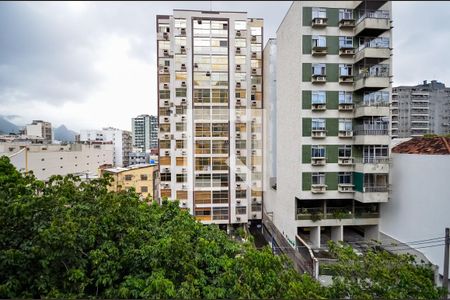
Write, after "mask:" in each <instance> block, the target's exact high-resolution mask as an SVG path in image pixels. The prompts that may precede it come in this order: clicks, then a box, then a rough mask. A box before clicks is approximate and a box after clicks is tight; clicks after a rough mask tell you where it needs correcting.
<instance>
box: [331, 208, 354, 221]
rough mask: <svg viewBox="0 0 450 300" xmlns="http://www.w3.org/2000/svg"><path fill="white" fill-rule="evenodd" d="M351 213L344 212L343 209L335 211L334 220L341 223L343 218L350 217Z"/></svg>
mask: <svg viewBox="0 0 450 300" xmlns="http://www.w3.org/2000/svg"><path fill="white" fill-rule="evenodd" d="M350 214H351V212H349V211H346V210H343V209H337V210H335V211H333V218H335V219H338V220H339V221H341V220H342V219H343V218H345V217H347V216H349V215H350Z"/></svg>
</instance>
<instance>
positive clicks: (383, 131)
mask: <svg viewBox="0 0 450 300" xmlns="http://www.w3.org/2000/svg"><path fill="white" fill-rule="evenodd" d="M388 129H389V128H388V126H387V125H386V126H371V125H357V126H356V129H355V131H354V133H355V135H387V134H388V132H389V130H388Z"/></svg>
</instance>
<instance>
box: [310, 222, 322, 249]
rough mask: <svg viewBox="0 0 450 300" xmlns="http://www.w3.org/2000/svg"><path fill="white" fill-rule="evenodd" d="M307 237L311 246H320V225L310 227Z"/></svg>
mask: <svg viewBox="0 0 450 300" xmlns="http://www.w3.org/2000/svg"><path fill="white" fill-rule="evenodd" d="M309 239H310V240H311V244H312V247H313V248H320V226H317V227H311V233H310V237H309Z"/></svg>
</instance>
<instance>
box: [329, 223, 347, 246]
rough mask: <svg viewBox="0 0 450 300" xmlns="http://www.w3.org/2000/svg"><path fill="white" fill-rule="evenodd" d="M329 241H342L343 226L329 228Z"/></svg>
mask: <svg viewBox="0 0 450 300" xmlns="http://www.w3.org/2000/svg"><path fill="white" fill-rule="evenodd" d="M331 239H332V240H333V241H334V242H336V243H337V242H341V241H343V240H344V226H342V225H341V226H332V227H331Z"/></svg>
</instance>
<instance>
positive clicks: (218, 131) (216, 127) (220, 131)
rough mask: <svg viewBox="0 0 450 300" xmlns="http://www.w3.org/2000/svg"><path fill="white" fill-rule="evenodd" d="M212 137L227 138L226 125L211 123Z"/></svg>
mask: <svg viewBox="0 0 450 300" xmlns="http://www.w3.org/2000/svg"><path fill="white" fill-rule="evenodd" d="M212 136H214V137H226V136H228V123H213V124H212Z"/></svg>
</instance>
